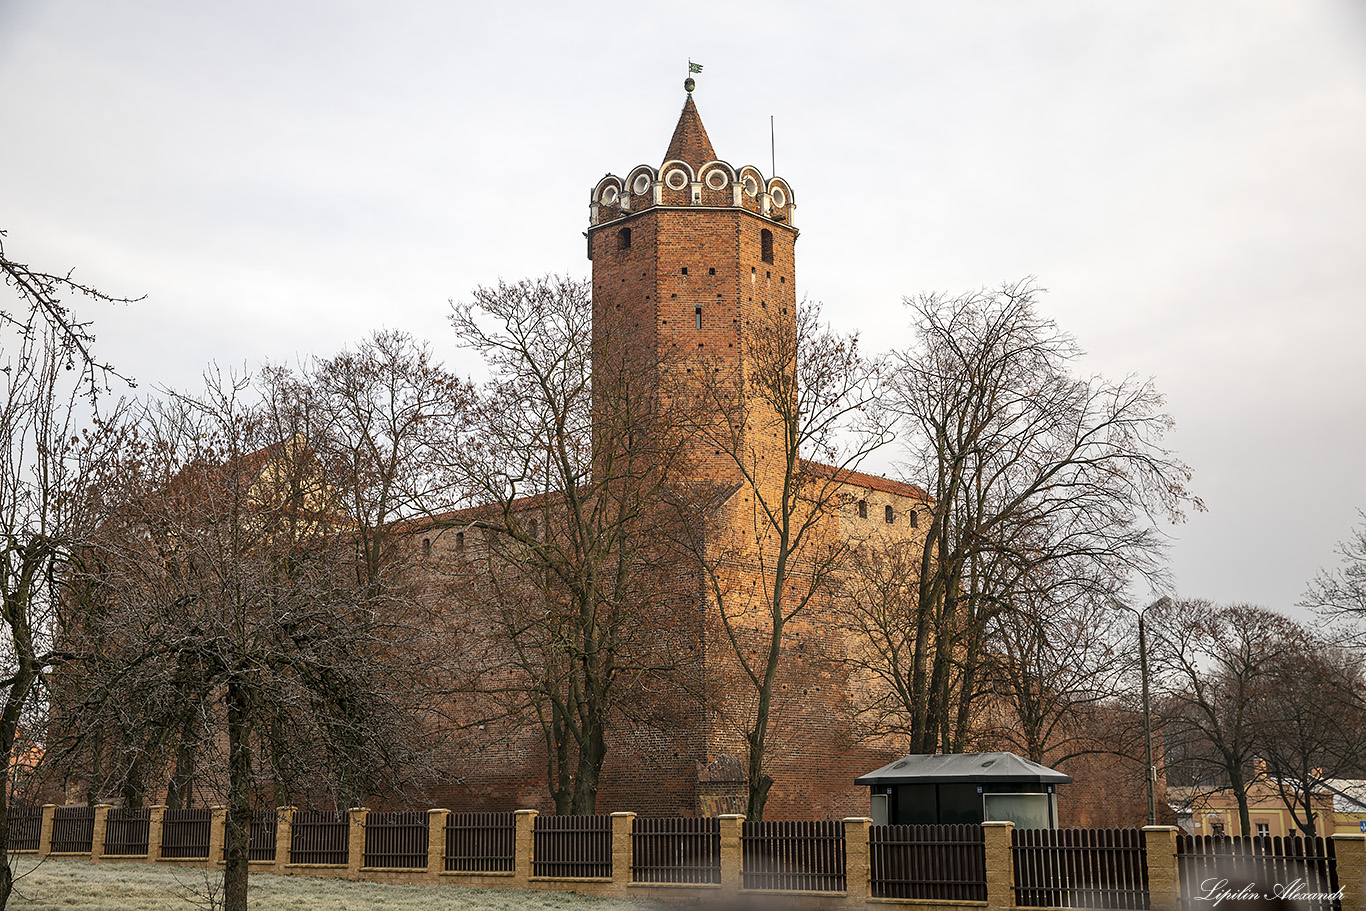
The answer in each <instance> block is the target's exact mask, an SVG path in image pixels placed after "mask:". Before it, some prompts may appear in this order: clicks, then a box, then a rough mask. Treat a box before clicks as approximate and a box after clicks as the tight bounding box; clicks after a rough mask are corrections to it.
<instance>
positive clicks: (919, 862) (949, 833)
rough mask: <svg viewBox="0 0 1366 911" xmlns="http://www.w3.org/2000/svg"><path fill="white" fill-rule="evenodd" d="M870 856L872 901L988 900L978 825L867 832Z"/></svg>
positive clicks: (875, 828)
mask: <svg viewBox="0 0 1366 911" xmlns="http://www.w3.org/2000/svg"><path fill="white" fill-rule="evenodd" d="M868 855H869V857H868V861H869V866H870V870H869V878H870V881H871V885H872V890H873V897H874V898H915V899H922V900H928V901H975V902H984V901H986V900H987V855H986V844H985V842H984V840H983V837H982V827H981V826H980V825H956V826H937V825H936V826H871V827H869V829H868Z"/></svg>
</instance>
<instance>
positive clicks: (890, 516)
mask: <svg viewBox="0 0 1366 911" xmlns="http://www.w3.org/2000/svg"><path fill="white" fill-rule="evenodd" d="M883 516H884V517H885V518H886V520H887V524H888V525H891V524H892V523H893V522H895V521H896V513H895V512H893V511H892V507H890V506H888V507H886V511H885V512H884V513H883Z"/></svg>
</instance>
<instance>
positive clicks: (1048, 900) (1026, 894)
mask: <svg viewBox="0 0 1366 911" xmlns="http://www.w3.org/2000/svg"><path fill="white" fill-rule="evenodd" d="M1011 852H1012V853H1013V854H1014V855H1015V903H1016V904H1017V905H1024V906H1030V907H1036V908H1129V909H1146V908H1148V906H1149V904H1148V866H1147V852H1146V851H1145V849H1144V845H1143V831H1142V830H1141V829H1016V830H1015V831H1014V832H1013V833H1012V834H1011ZM1206 911H1208V909H1206Z"/></svg>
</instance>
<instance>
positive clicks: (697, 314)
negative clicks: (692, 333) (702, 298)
mask: <svg viewBox="0 0 1366 911" xmlns="http://www.w3.org/2000/svg"><path fill="white" fill-rule="evenodd" d="M693 316H695V317H697V328H699V329H701V328H702V308H701V307H697V308H696V309H694V310H693Z"/></svg>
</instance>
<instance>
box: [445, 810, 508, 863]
mask: <svg viewBox="0 0 1366 911" xmlns="http://www.w3.org/2000/svg"><path fill="white" fill-rule="evenodd" d="M516 845H517V816H516V814H514V813H451V814H450V815H449V816H447V817H446V865H445V866H446V870H447V871H450V872H459V873H511V872H512V869H513V864H514V863H515V860H516V853H515V851H516Z"/></svg>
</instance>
